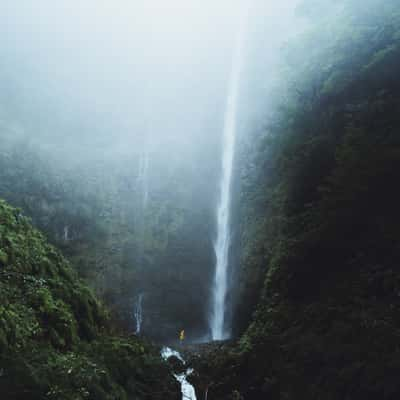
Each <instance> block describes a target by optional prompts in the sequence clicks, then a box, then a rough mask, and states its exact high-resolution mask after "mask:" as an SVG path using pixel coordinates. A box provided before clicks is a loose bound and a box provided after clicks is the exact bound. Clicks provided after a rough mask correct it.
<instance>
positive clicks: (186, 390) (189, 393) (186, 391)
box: [161, 347, 197, 400]
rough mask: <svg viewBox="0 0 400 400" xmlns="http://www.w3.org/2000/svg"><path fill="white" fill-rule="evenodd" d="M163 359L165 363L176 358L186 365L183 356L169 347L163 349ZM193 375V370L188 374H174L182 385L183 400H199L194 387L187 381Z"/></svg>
mask: <svg viewBox="0 0 400 400" xmlns="http://www.w3.org/2000/svg"><path fill="white" fill-rule="evenodd" d="M161 357H162V358H163V359H164V360H165V361H168V359H169V358H171V357H176V358H177V359H178V360H180V361H181V362H182V363H183V364H185V360H184V359H183V357H182V356H181V354H180V353H179V352H177V351H176V350H172V349H171V348H169V347H163V349H162V350H161ZM192 373H193V369H191V368H189V369H187V370H186V372H183V373H181V374H174V376H175V379H176V380H177V381H178V382H179V383H180V385H181V391H182V400H197V398H196V392H195V390H194V387H193V386H192V385H191V384H190V383H189V382H188V381H187V377H188V376H189V375H191V374H192Z"/></svg>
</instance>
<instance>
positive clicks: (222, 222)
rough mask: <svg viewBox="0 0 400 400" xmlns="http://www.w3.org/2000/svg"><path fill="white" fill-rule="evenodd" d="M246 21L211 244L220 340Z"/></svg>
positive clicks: (215, 332) (224, 331) (214, 331)
mask: <svg viewBox="0 0 400 400" xmlns="http://www.w3.org/2000/svg"><path fill="white" fill-rule="evenodd" d="M246 21H247V17H244V18H243V19H242V22H241V26H240V29H239V32H238V39H237V44H236V49H235V54H234V57H233V62H232V70H231V75H230V80H229V91H228V96H227V104H226V111H225V121H224V133H223V155H222V176H221V183H220V198H219V203H218V209H217V239H216V241H215V243H214V249H215V255H216V268H215V277H214V287H213V311H212V314H211V321H210V327H211V335H212V339H213V340H223V339H226V338H228V337H229V336H230V332H229V327H227V326H226V321H225V314H226V295H227V290H228V269H229V248H230V244H231V232H230V207H231V186H232V173H233V161H234V155H235V142H236V131H237V107H238V98H239V91H240V76H241V70H242V64H243V50H244V41H245V25H246Z"/></svg>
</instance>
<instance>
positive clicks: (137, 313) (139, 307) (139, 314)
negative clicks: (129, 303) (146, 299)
mask: <svg viewBox="0 0 400 400" xmlns="http://www.w3.org/2000/svg"><path fill="white" fill-rule="evenodd" d="M133 315H134V317H135V322H136V331H135V333H136V335H139V334H140V332H141V331H142V322H143V293H140V294H139V295H138V297H137V299H136V302H135V308H134V311H133Z"/></svg>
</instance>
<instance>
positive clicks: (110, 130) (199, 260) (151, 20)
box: [0, 0, 305, 334]
mask: <svg viewBox="0 0 400 400" xmlns="http://www.w3.org/2000/svg"><path fill="white" fill-rule="evenodd" d="M298 3H300V0H282V1H279V2H275V1H272V0H271V1H262V0H254V1H242V0H235V1H228V0H218V1H215V0H201V1H200V0H187V1H184V0H170V1H168V2H167V1H161V0H157V1H156V0H130V1H129V0H103V1H100V0H85V1H82V0H68V1H67V0H40V1H37V0H16V1H12V2H11V1H6V2H4V1H3V2H2V3H1V4H0V50H1V61H0V74H1V81H0V82H1V86H2V90H1V93H0V100H1V102H0V129H1V131H0V139H1V141H2V147H3V149H4V148H6V146H8V145H10V143H12V145H13V146H16V148H17V153H21V151H20V149H22V148H24V149H28V150H27V151H28V153H29V154H32V153H33V154H35V156H37V157H39V159H41V160H44V161H43V163H44V164H43V165H44V166H42V167H41V169H40V172H37V175H38V176H36V175H35V179H36V180H38V181H43V182H44V186H45V187H46V189H43V188H42V186H41V187H40V190H39V192H40V193H39V194H37V190H36V189H37V187H36V186H35V188H34V189H33V188H32V186H29V185H28V184H27V185H28V186H27V187H24V188H23V191H24V193H28V196H29V202H30V203H29V202H28V203H29V204H31V203H33V202H38V204H40V208H39V210H40V211H37V210H36V211H35V212H37V213H38V215H36V214H35V215H33V217H34V221H35V222H36V224H37V225H38V226H39V227H40V228H42V229H44V230H46V232H47V233H48V235H49V236H50V238H51V239H53V242H56V244H59V242H60V241H61V242H62V243H63V245H64V246H66V252H67V253H68V254H70V255H71V257H72V260H73V262H74V263H77V265H78V267H77V268H78V270H79V272H80V273H81V275H82V276H83V277H84V278H86V279H87V280H88V281H89V282H90V283H91V284H92V286H94V287H95V289H96V290H97V292H98V293H100V294H101V295H102V296H103V298H105V299H106V300H107V301H108V302H109V303H111V304H113V305H114V306H115V308H116V309H117V310H118V311H120V312H121V310H122V312H123V313H125V318H126V319H129V318H131V314H132V310H133V308H134V305H133V302H134V301H136V300H135V299H137V298H141V299H142V298H143V313H142V311H141V315H142V314H143V330H144V331H146V330H147V331H148V332H149V330H151V328H150V322H149V321H153V322H154V321H155V320H157V321H160V320H162V319H163V318H164V320H163V321H162V322H157V324H159V325H161V326H163V329H164V330H168V329H170V330H171V332H174V331H176V329H178V327H181V326H182V325H183V324H185V325H191V326H192V327H194V328H196V329H198V331H199V332H202V333H204V331H206V328H205V327H204V326H205V325H206V320H207V319H208V318H209V313H210V306H209V304H208V302H207V301H205V300H204V299H205V298H209V297H210V291H211V286H212V284H211V282H212V275H213V270H214V267H215V266H214V264H215V254H213V246H212V242H213V241H214V240H215V237H216V229H217V228H216V225H217V222H216V209H217V203H218V197H219V192H220V186H221V185H220V182H219V180H220V178H221V176H222V159H223V151H224V149H223V136H224V125H225V128H226V120H225V115H226V109H227V107H228V104H227V103H228V96H229V93H230V92H231V88H230V85H231V84H232V82H231V71H232V68H233V66H232V65H233V63H234V59H235V54H236V49H237V46H238V43H242V47H243V48H242V50H241V58H242V60H240V65H241V68H240V74H239V76H238V77H237V82H235V85H236V86H237V88H236V91H237V93H236V94H235V96H234V98H235V102H236V103H237V104H235V106H234V107H233V108H232V109H234V110H235V115H234V116H233V119H234V125H235V132H233V133H234V135H235V136H237V139H238V140H237V148H236V152H237V151H240V146H241V143H242V142H243V139H244V138H246V137H247V136H249V135H254V134H262V133H263V129H264V126H265V124H266V123H267V122H268V121H266V118H267V116H268V111H269V107H270V106H271V104H272V103H273V100H274V99H273V93H274V91H273V88H274V86H275V82H276V80H277V79H278V77H279V72H280V69H281V67H282V63H281V61H282V60H281V59H282V51H281V50H282V46H284V44H285V42H286V41H287V40H288V39H289V38H290V37H291V36H293V35H296V34H298V33H299V32H301V31H302V30H303V28H304V24H305V21H303V20H302V19H300V18H299V17H298V16H296V7H297V5H298ZM241 26H242V27H244V28H243V29H241V28H240V27H241ZM240 32H242V33H240ZM239 35H242V37H239ZM225 130H226V129H225ZM24 154H25V153H24ZM21 158H22V161H20V163H21V165H23V164H24V162H25V163H26V161H24V160H25V158H26V155H23V156H21ZM32 165H33V167H32V168H30V167H29V169H30V171H31V173H32V174H33V175H34V174H35V173H36V172H34V171H35V168H36V166H35V165H34V163H33V164H32ZM46 174H47V175H46ZM50 175H53V176H51V177H50ZM54 176H55V177H54ZM33 180H34V179H33ZM232 180H233V183H232V186H233V187H235V186H236V184H237V180H238V177H233V178H232ZM35 182H36V181H35ZM43 182H42V183H43ZM42 183H41V184H42ZM23 184H24V183H21V185H23ZM52 185H54V186H52ZM60 187H61V188H62V194H60V193H59V191H60V190H61V189H60ZM226 187H227V188H230V187H231V185H230V183H229V184H228V185H227V186H226ZM49 188H50V189H49ZM43 190H46V191H48V192H51V193H52V192H56V193H57V194H56V195H54V193H52V194H53V199H51V196H47V194H48V193H47V192H46V196H45V195H44V192H43ZM228 192H229V190H228ZM43 197H45V198H46V200H43ZM49 198H50V200H49ZM60 198H63V199H64V200H63V201H61V200H60ZM54 199H56V200H54ZM24 201H25V200H24ZM25 203H26V201H25ZM25 203H24V204H22V206H24V207H25V208H26V209H27V208H29V207H27V206H26V204H25ZM227 204H229V202H228V201H227ZM33 214H34V213H33ZM82 221H84V222H82ZM83 226H84V227H83ZM93 227H95V228H96V229H97V230H96V229H95V228H93ZM225 228H226V231H227V235H230V233H229V229H228V228H229V226H228V225H227V226H226V227H225ZM98 231H99V232H102V235H103V236H101V237H102V243H101V246H99V244H98V243H96V244H93V242H94V239H93V238H94V237H95V235H100V234H99V233H98ZM81 242H82V243H85V246H87V248H86V250H85V251H86V253H80V252H81V251H82V250H81V249H80V248H77V246H76V245H74V243H79V245H81ZM87 249H89V250H90V252H91V253H90V254H91V257H92V258H90V259H89V260H87V259H86V258H88V257H87V253H88V252H89V250H87ZM92 255H93V256H92ZM74 257H75V258H74ZM75 259H78V260H79V261H76V260H75ZM193 260H194V261H193ZM160 271H164V272H163V273H162V274H161V275H162V276H161V275H160ZM198 282H201V284H199V287H197V288H196V295H193V294H192V299H191V300H190V301H189V302H188V301H187V295H188V293H191V292H192V286H190V285H191V284H193V283H196V284H197V283H198ZM175 284H176V287H175V286H174V285H175ZM171 291H175V292H174V294H173V295H171ZM156 292H157V295H155V293H156ZM227 298H229V293H228V294H227ZM179 302H181V304H182V303H184V306H185V307H189V308H190V307H191V308H192V309H193V310H199V313H200V314H201V315H199V313H197V315H196V316H194V315H190V313H188V312H186V313H185V315H183V316H182V314H179V316H178V317H176V315H171V314H168V313H167V312H166V311H165V308H169V309H171V308H172V307H175V308H176V309H179V306H178V305H177V303H179ZM186 302H187V304H186ZM162 307H165V308H164V309H162ZM160 314H163V315H162V316H160ZM172 314H174V313H172ZM141 318H142V317H141ZM174 318H175V319H176V321H174ZM136 322H137V321H136ZM132 325H135V324H132ZM152 334H154V332H152Z"/></svg>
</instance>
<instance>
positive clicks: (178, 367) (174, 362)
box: [167, 356, 186, 375]
mask: <svg viewBox="0 0 400 400" xmlns="http://www.w3.org/2000/svg"><path fill="white" fill-rule="evenodd" d="M167 362H168V364H169V365H170V366H171V369H172V371H173V372H174V374H178V375H180V374H183V373H185V371H186V367H185V365H184V364H183V362H182V360H180V359H179V358H178V357H177V356H171V357H169V358H168V360H167Z"/></svg>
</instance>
